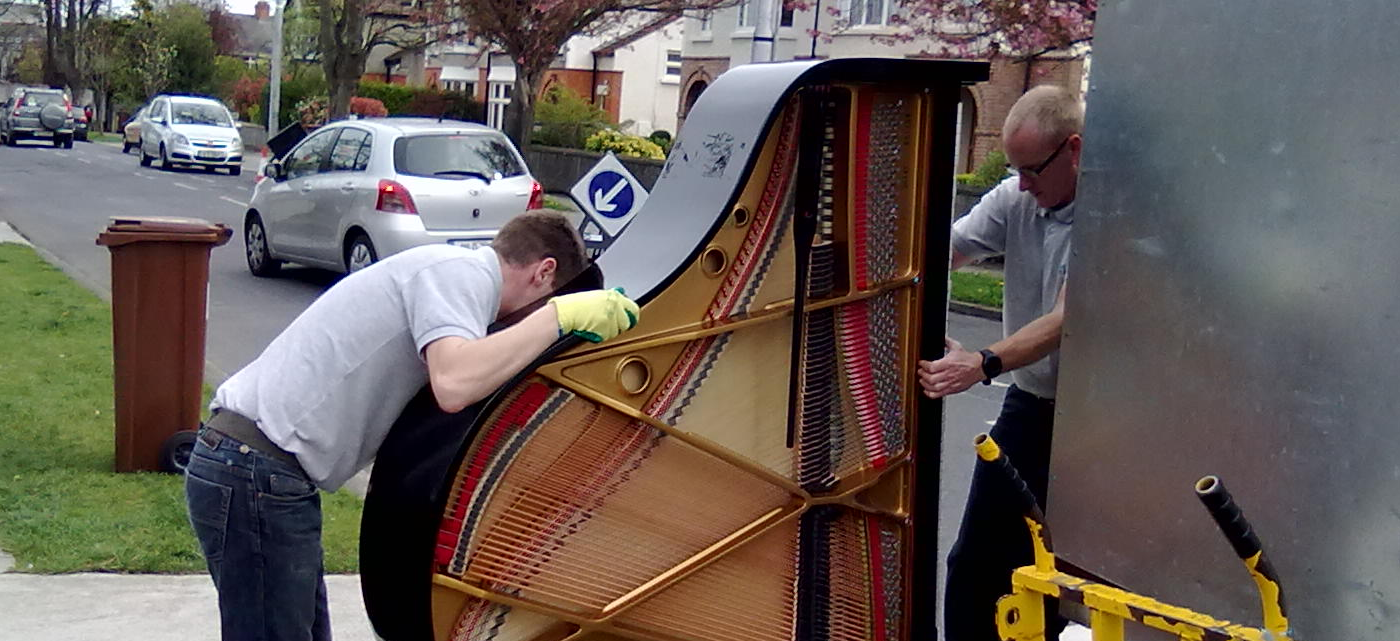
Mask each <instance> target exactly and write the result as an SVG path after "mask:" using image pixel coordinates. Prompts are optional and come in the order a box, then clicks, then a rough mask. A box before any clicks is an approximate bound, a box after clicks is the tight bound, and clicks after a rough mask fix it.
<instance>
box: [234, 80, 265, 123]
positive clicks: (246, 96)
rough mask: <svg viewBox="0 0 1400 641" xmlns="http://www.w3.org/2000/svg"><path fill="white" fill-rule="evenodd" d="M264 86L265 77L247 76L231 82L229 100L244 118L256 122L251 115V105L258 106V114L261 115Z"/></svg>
mask: <svg viewBox="0 0 1400 641" xmlns="http://www.w3.org/2000/svg"><path fill="white" fill-rule="evenodd" d="M266 86H267V78H262V77H256V78H254V77H249V76H244V77H242V78H239V79H238V80H236V81H234V83H233V91H232V92H231V94H232V95H230V96H229V102H230V103H231V104H232V105H233V108H234V110H235V111H237V112H238V113H239V114H241V115H242V116H243V117H244V119H245V120H247V121H249V122H256V120H255V119H254V116H253V107H258V115H262V93H263V88H264V87H266ZM264 124H266V123H264Z"/></svg>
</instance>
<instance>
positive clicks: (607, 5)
mask: <svg viewBox="0 0 1400 641" xmlns="http://www.w3.org/2000/svg"><path fill="white" fill-rule="evenodd" d="M450 1H451V2H453V9H454V11H453V13H455V14H457V15H459V16H460V17H462V18H463V19H465V20H466V23H467V24H468V25H470V28H471V30H472V31H473V32H474V33H475V34H476V35H478V36H480V37H481V38H482V39H484V40H486V42H488V43H489V44H490V45H492V46H494V47H496V48H498V49H499V50H501V51H504V52H505V53H506V55H508V56H510V59H511V60H512V61H514V63H515V90H514V92H513V93H512V98H511V103H510V116H509V117H508V118H507V122H506V133H508V134H510V136H511V138H513V139H514V140H515V141H516V143H517V144H518V145H520V146H522V147H524V146H526V145H528V143H529V136H527V135H525V134H526V132H529V131H531V129H532V128H533V126H534V121H535V97H536V95H537V94H538V93H539V89H540V80H541V79H542V78H543V77H544V73H545V71H547V70H548V69H549V66H550V65H551V64H552V63H553V62H554V59H555V57H557V56H558V55H559V51H560V50H561V49H563V47H564V43H566V42H567V41H568V40H569V38H571V37H573V36H574V35H576V34H579V33H583V32H586V31H588V30H590V29H599V28H602V27H606V26H609V23H611V22H615V21H616V20H618V19H619V18H620V16H622V14H624V13H626V12H629V11H637V10H644V11H666V12H672V13H680V12H681V11H686V10H692V9H699V10H708V9H715V8H719V7H726V6H732V5H734V4H737V2H736V0H450Z"/></svg>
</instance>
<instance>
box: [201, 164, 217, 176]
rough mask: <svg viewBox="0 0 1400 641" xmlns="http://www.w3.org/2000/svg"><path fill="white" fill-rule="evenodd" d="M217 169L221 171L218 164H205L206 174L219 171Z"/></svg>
mask: <svg viewBox="0 0 1400 641" xmlns="http://www.w3.org/2000/svg"><path fill="white" fill-rule="evenodd" d="M217 171H219V168H218V167H217V166H215V165H205V166H204V173H206V174H212V173H215V172H217Z"/></svg>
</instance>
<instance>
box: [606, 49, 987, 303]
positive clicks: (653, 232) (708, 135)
mask: <svg viewBox="0 0 1400 641" xmlns="http://www.w3.org/2000/svg"><path fill="white" fill-rule="evenodd" d="M986 79H987V66H986V64H985V63H978V62H957V61H947V60H899V59H890V58H842V59H838V60H821V61H801V62H785V63H768V64H751V65H742V66H739V67H736V68H734V69H731V70H729V71H728V72H726V73H725V74H724V75H722V76H720V77H719V79H717V80H716V81H715V84H713V85H711V86H710V87H709V88H708V89H706V90H705V93H703V94H701V95H700V100H699V101H698V102H697V103H696V105H695V106H694V107H693V108H692V110H691V113H690V117H689V118H687V119H686V122H685V127H683V128H682V129H681V133H680V136H679V137H678V138H677V140H676V144H675V145H674V146H673V147H672V148H671V155H670V156H669V157H667V159H666V165H665V166H664V167H663V168H662V170H661V178H660V180H658V181H657V183H656V187H655V189H654V190H653V191H652V193H651V195H650V196H649V197H648V198H647V202H646V205H645V206H644V207H643V208H642V211H640V212H638V213H637V217H636V218H635V219H634V220H633V221H632V222H631V223H630V224H629V225H628V227H627V229H626V230H624V231H623V233H622V234H621V235H620V236H618V239H617V240H616V241H614V242H613V244H612V246H610V247H609V248H608V250H607V251H606V252H605V253H604V254H603V255H602V256H601V257H600V258H599V259H598V265H599V266H600V267H602V269H603V273H604V274H606V275H607V279H608V285H609V286H621V287H623V288H625V289H626V290H627V291H628V292H629V293H630V294H632V295H634V296H640V297H641V298H642V299H643V300H646V299H649V298H650V297H651V296H652V295H654V294H655V293H659V291H660V288H661V287H662V286H664V285H665V284H666V283H668V282H670V280H671V278H672V277H673V276H674V275H675V273H676V272H677V271H678V270H679V269H681V268H682V267H683V266H685V265H687V264H689V263H690V261H692V260H693V259H694V256H695V255H696V253H698V251H699V249H700V246H701V245H702V244H703V243H704V242H706V241H707V239H708V238H709V236H710V233H711V231H712V230H713V229H714V227H715V226H716V225H717V224H719V223H720V222H722V221H723V220H725V219H726V218H727V217H728V215H729V208H730V207H731V206H732V204H733V202H734V200H735V199H737V198H738V196H739V193H738V191H739V189H740V188H742V186H743V184H744V180H745V178H746V177H747V174H748V172H749V170H750V169H751V168H752V165H753V163H754V162H755V161H756V157H755V155H754V152H755V151H756V150H758V149H761V148H762V146H763V144H764V138H763V134H764V133H765V132H766V131H767V129H768V127H769V125H770V124H771V123H772V121H773V119H774V118H776V117H777V115H778V114H779V113H781V111H782V109H783V107H784V106H785V105H786V102H785V101H786V99H787V98H788V97H790V96H791V95H792V94H793V93H794V92H796V91H797V90H798V89H799V88H801V87H802V86H805V85H813V84H819V83H829V82H869V83H876V84H889V85H895V86H906V87H907V86H911V85H912V86H923V87H929V88H934V87H947V86H949V85H953V86H956V85H959V84H970V83H972V82H978V81H981V80H986Z"/></svg>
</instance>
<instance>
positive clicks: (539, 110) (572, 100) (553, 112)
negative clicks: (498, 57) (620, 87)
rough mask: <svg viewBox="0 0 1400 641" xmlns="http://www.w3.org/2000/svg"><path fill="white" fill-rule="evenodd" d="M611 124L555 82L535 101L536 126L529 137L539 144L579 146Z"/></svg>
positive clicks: (597, 109)
mask: <svg viewBox="0 0 1400 641" xmlns="http://www.w3.org/2000/svg"><path fill="white" fill-rule="evenodd" d="M607 127H608V115H607V113H606V112H604V111H603V110H602V109H599V108H598V107H597V106H596V105H594V104H592V103H589V102H588V101H587V100H584V99H583V97H581V96H579V95H578V94H576V93H574V92H573V91H570V90H569V89H568V88H566V87H561V86H558V85H555V86H553V87H550V88H549V91H546V92H545V94H544V96H543V97H542V99H541V100H540V101H539V102H537V103H535V129H534V132H533V133H532V135H531V136H530V140H531V141H532V142H534V143H536V144H540V145H550V146H553V147H572V148H574V149H580V148H583V147H585V146H586V142H587V140H588V139H589V138H590V137H591V136H593V135H595V134H597V133H598V132H599V131H601V130H603V129H606V128H607Z"/></svg>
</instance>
